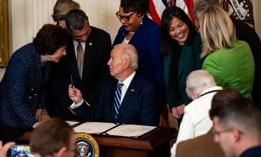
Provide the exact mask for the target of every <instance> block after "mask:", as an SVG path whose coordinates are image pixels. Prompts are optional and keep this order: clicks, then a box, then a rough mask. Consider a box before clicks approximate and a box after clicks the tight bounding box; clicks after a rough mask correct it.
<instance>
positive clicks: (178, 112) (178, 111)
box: [171, 104, 185, 119]
mask: <svg viewBox="0 0 261 157" xmlns="http://www.w3.org/2000/svg"><path fill="white" fill-rule="evenodd" d="M184 108H185V104H182V105H179V106H177V107H173V108H172V109H171V113H172V115H173V117H175V118H177V119H180V118H181V116H182V115H183V114H184Z"/></svg>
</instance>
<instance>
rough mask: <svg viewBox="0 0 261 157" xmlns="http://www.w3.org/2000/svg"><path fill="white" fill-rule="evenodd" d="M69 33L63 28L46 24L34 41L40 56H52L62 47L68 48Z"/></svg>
mask: <svg viewBox="0 0 261 157" xmlns="http://www.w3.org/2000/svg"><path fill="white" fill-rule="evenodd" d="M69 37H70V36H69V33H68V32H67V30H66V29H63V28H62V27H61V26H57V25H53V24H45V25H43V27H42V28H41V29H40V30H39V31H38V33H37V34H36V37H35V38H34V39H33V44H34V46H35V48H36V50H37V52H38V53H39V54H41V55H42V54H49V55H52V54H54V53H55V51H56V50H57V49H59V48H61V47H66V46H67V43H68V39H69Z"/></svg>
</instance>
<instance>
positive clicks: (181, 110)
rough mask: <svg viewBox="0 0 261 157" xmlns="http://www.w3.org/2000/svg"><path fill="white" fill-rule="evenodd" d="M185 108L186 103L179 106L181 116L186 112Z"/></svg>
mask: <svg viewBox="0 0 261 157" xmlns="http://www.w3.org/2000/svg"><path fill="white" fill-rule="evenodd" d="M184 108H185V104H182V105H179V106H177V110H178V114H179V117H181V116H182V115H183V114H184Z"/></svg>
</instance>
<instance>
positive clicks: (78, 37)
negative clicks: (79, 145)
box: [73, 27, 92, 39]
mask: <svg viewBox="0 0 261 157" xmlns="http://www.w3.org/2000/svg"><path fill="white" fill-rule="evenodd" d="M91 32H92V29H91V27H90V28H89V29H88V30H87V32H86V33H84V34H82V35H77V36H75V35H73V38H74V39H81V38H83V37H84V36H87V37H88V36H90V34H91Z"/></svg>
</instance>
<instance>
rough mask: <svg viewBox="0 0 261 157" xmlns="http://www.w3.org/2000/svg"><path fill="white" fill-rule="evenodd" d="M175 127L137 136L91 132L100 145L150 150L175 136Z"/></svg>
mask: <svg viewBox="0 0 261 157" xmlns="http://www.w3.org/2000/svg"><path fill="white" fill-rule="evenodd" d="M31 134H32V132H26V133H25V134H24V135H23V136H22V137H21V138H19V143H29V140H30V137H31ZM177 134H178V132H177V130H176V129H175V128H166V127H157V128H156V129H154V130H152V131H150V132H148V133H146V134H144V135H142V136H141V137H139V138H130V137H119V136H111V135H99V134H91V135H92V136H93V137H94V138H95V140H96V141H97V142H98V144H99V145H100V146H104V147H113V148H124V149H136V150H146V151H151V150H153V149H154V148H155V147H157V146H159V145H161V144H162V143H166V142H169V141H170V140H172V139H174V138H176V137H177Z"/></svg>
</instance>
